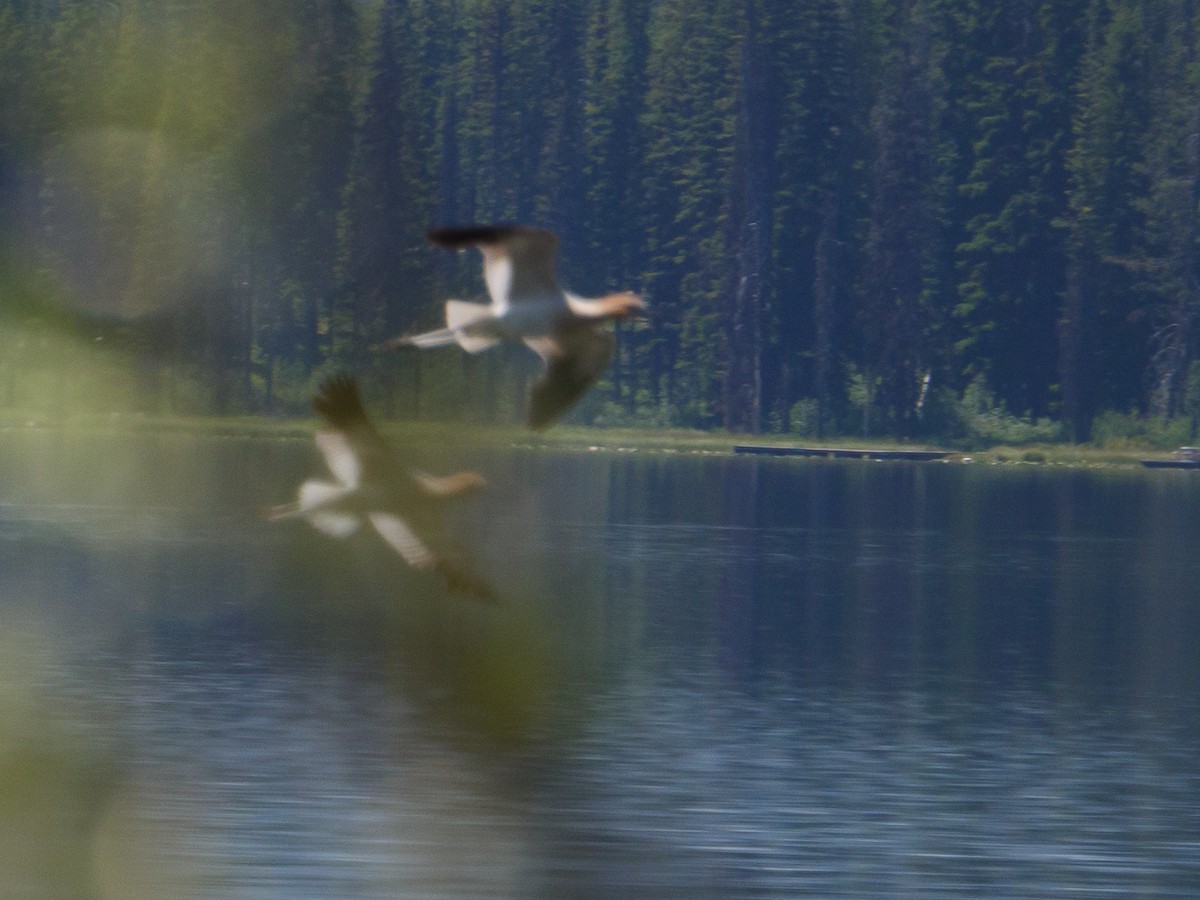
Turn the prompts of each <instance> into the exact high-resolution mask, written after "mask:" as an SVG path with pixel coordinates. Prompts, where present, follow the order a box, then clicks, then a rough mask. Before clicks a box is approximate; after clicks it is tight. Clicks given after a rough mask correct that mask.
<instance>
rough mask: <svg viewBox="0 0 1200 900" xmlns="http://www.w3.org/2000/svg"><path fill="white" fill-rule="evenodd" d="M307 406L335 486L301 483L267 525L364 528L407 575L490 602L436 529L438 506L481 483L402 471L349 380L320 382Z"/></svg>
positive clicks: (334, 530) (459, 475)
mask: <svg viewBox="0 0 1200 900" xmlns="http://www.w3.org/2000/svg"><path fill="white" fill-rule="evenodd" d="M312 405H313V409H315V410H316V411H317V413H318V414H319V415H320V416H321V418H323V419H324V420H325V422H326V423H327V427H325V428H322V429H321V430H320V431H318V432H317V434H316V443H317V449H319V450H320V451H321V455H322V456H324V457H325V463H326V464H327V465H328V466H329V471H330V473H332V475H333V477H334V479H335V480H334V481H321V480H319V479H315V478H314V479H309V480H308V481H305V482H304V483H303V484H301V485H300V491H299V496H298V498H297V500H296V502H295V503H288V504H284V505H282V506H276V507H273V508H271V509H269V510H267V511H266V517H267V518H268V519H270V520H272V521H277V520H279V519H288V518H293V517H296V516H299V517H303V518H304V519H307V520H308V521H309V522H310V523H311V524H312V525H313V526H314V527H315V528H317V529H318V530H320V531H322V532H324V533H325V534H328V535H331V536H333V537H337V538H346V537H349V536H350V535H352V534H354V533H355V532H356V531H357V530H358V529H359V527H360V526H361V525H362V523H363V521H364V520H365V521H367V522H369V523H370V524H371V526H372V527H373V528H374V529H375V531H376V532H378V534H379V536H380V537H381V538H383V540H384V541H386V542H387V544H388V545H389V546H390V547H391V548H392V549H393V550H395V551H396V552H397V553H398V554H399V555H400V556H401V557H402V558H403V559H404V560H405V562H407V563H408V564H409V565H411V566H412V567H413V568H415V569H419V570H421V571H432V572H437V573H439V574H440V575H441V576H442V578H443V579H444V580H445V582H446V586H447V587H448V588H449V589H450V590H452V591H455V592H457V593H461V594H467V595H469V596H473V597H476V598H477V599H481V600H493V599H495V596H494V594H493V593H492V591H491V589H490V587H488V585H486V584H485V583H484V582H482V581H481V580H480V579H479V578H478V577H477V576H476V575H475V574H474V573H473V572H472V571H471V568H470V566H469V565H468V564H467V562H466V561H465V560H464V559H463V558H461V555H460V554H458V553H457V552H455V551H454V550H452V549H451V548H450V547H449V546H448V543H447V540H446V537H445V533H444V530H443V526H442V510H443V506H444V505H445V502H446V501H447V500H448V499H450V498H453V497H460V496H464V495H467V494H471V493H474V492H476V491H478V490H480V489H482V488H483V486H484V480H483V478H482V476H480V475H479V474H478V473H476V472H470V471H463V472H456V473H454V474H452V475H445V476H435V475H430V474H427V473H425V472H421V471H419V470H416V469H411V468H409V467H407V466H405V465H403V464H401V463H400V462H399V461H398V460H397V459H396V458H395V457H394V456H393V455H392V452H391V449H390V448H389V447H388V445H387V442H386V441H385V440H384V439H383V436H382V435H381V434H380V433H379V431H378V430H377V429H376V428H375V426H374V424H372V422H371V420H370V419H369V418H367V414H366V411H365V410H364V409H363V405H362V401H361V400H360V399H359V395H358V386H357V385H356V383H355V381H354V379H353V378H351V377H349V376H346V375H341V376H333V377H331V378H329V379H327V380H326V381H325V382H323V383H322V384H321V387H320V389H319V390H318V392H317V395H316V396H315V397H314V398H313V401H312Z"/></svg>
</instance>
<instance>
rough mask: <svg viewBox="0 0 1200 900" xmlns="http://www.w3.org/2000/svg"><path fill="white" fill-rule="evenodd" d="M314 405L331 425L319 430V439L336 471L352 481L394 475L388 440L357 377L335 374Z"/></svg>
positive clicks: (349, 482)
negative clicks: (371, 414)
mask: <svg viewBox="0 0 1200 900" xmlns="http://www.w3.org/2000/svg"><path fill="white" fill-rule="evenodd" d="M312 406H313V409H314V410H316V412H317V414H318V415H319V416H320V417H321V418H323V419H324V420H325V421H326V422H328V423H329V426H330V427H329V428H328V429H323V430H322V431H319V432H318V433H317V439H316V440H317V447H318V449H320V451H321V453H322V455H323V456H324V457H325V461H326V462H327V463H328V464H329V469H330V471H331V472H333V474H334V475H336V476H337V477H338V478H339V479H340V480H342V481H343V482H345V483H346V484H351V485H353V484H358V483H359V481H360V480H368V481H371V480H373V481H379V480H381V479H383V478H388V477H391V476H392V464H391V461H390V451H389V449H388V446H387V443H386V442H385V441H384V439H383V436H382V435H380V433H379V432H378V431H377V430H376V428H375V425H374V424H373V423H372V422H371V420H370V419H369V418H367V412H366V410H365V409H363V405H362V400H361V399H360V398H359V395H358V384H357V383H356V382H355V380H354V378H353V377H351V376H349V375H333V376H331V377H329V378H327V379H325V381H323V382H322V383H321V386H320V388H318V389H317V394H316V396H315V397H313V400H312Z"/></svg>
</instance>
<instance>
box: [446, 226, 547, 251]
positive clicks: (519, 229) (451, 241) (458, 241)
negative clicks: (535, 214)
mask: <svg viewBox="0 0 1200 900" xmlns="http://www.w3.org/2000/svg"><path fill="white" fill-rule="evenodd" d="M518 234H529V235H535V234H536V235H546V236H549V237H551V238H553V237H554V232H552V231H547V230H545V229H542V228H534V227H532V226H529V225H518V224H516V223H514V222H500V223H497V224H494V225H450V226H445V227H439V228H430V229H429V230H428V231H427V232H425V237H427V238H428V239H429V242H430V243H433V244H437V245H438V246H439V247H447V248H449V249H452V250H457V249H459V248H461V247H474V246H478V245H481V244H483V245H486V244H499V243H502V242H503V241H505V240H507V239H509V238H511V237H513V236H514V235H518Z"/></svg>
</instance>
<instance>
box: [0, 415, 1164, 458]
mask: <svg viewBox="0 0 1200 900" xmlns="http://www.w3.org/2000/svg"><path fill="white" fill-rule="evenodd" d="M315 427H316V420H315V419H312V418H295V419H284V418H272V417H266V416H226V417H218V416H206V417H186V416H162V417H154V416H140V415H118V416H96V417H74V418H70V419H64V420H61V421H44V420H43V421H38V420H34V419H22V418H21V417H19V416H8V417H0V431H9V432H12V431H28V430H51V431H53V430H62V431H79V432H88V431H90V432H108V433H111V432H132V433H145V434H199V435H207V436H211V437H228V438H278V439H296V440H308V439H309V437H310V436H311V434H312V432H313V429H314V428H315ZM382 428H383V430H384V431H385V433H387V434H389V435H391V436H392V437H393V438H394V439H396V440H397V441H407V442H410V443H416V444H438V443H445V442H447V441H453V442H455V443H459V444H475V445H492V446H508V447H517V448H527V449H546V450H578V451H591V452H605V451H607V452H646V453H692V454H710V455H732V454H733V452H734V450H733V448H734V446H735V445H736V444H761V445H765V446H776V447H795V446H812V447H846V448H878V449H902V448H903V449H949V448H947V447H945V446H942V447H939V446H937V445H935V444H929V443H912V444H910V443H902V442H898V441H895V440H889V439H886V438H877V439H875V438H872V439H864V438H862V437H836V438H825V439H816V438H800V437H797V436H794V435H780V434H770V435H746V434H734V433H730V432H722V431H694V430H685V429H651V428H645V429H643V428H592V427H585V426H577V425H560V426H557V427H555V428H551V429H549V430H548V431H545V432H532V431H529V430H528V429H525V428H522V427H520V426H516V425H473V424H463V423H458V422H438V421H420V422H386V423H384V424H383V426H382ZM1169 456H1170V454H1169V453H1168V452H1165V451H1163V450H1160V449H1154V448H1152V447H1150V446H1143V445H1138V444H1136V443H1134V442H1128V441H1125V442H1122V444H1121V446H1119V447H1098V446H1094V445H1091V444H1030V445H1019V446H1003V445H1001V446H991V447H980V448H977V449H967V450H964V449H961V448H955V449H952V450H950V456H949V457H947V459H948V460H949V461H952V462H974V463H980V464H989V465H1046V466H1068V467H1075V468H1097V467H1106V468H1112V467H1134V466H1140V464H1141V460H1142V459H1145V458H1161V459H1166V458H1168V457H1169Z"/></svg>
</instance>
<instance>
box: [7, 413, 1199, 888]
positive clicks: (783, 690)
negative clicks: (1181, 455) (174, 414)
mask: <svg viewBox="0 0 1200 900" xmlns="http://www.w3.org/2000/svg"><path fill="white" fill-rule="evenodd" d="M0 450H2V452H0V629H2V630H0V721H2V722H3V723H4V725H3V730H2V731H0V872H3V873H4V875H5V883H6V884H7V885H8V888H7V889H8V890H9V891H10V892H12V891H15V893H13V894H12V895H13V896H21V897H42V896H44V897H61V896H96V897H123V898H124V897H162V896H172V897H238V898H242V897H246V898H284V897H321V898H325V897H394V896H418V897H488V896H491V897H517V896H535V897H581V898H582V897H670V896H677V897H704V896H711V897H794V896H805V895H807V896H823V897H828V896H910V897H928V896H984V895H986V896H1010V897H1029V896H1043V897H1050V896H1079V895H1084V896H1090V895H1096V894H1101V893H1112V894H1116V895H1120V896H1156V897H1157V896H1172V895H1173V896H1194V895H1195V894H1196V893H1197V891H1198V890H1200V766H1198V765H1197V763H1196V761H1195V760H1196V750H1197V737H1198V736H1200V703H1198V702H1197V696H1198V693H1197V690H1198V688H1200V659H1198V654H1197V653H1196V650H1195V647H1196V642H1197V638H1200V611H1198V606H1197V599H1198V598H1200V591H1198V590H1197V588H1198V586H1200V557H1198V556H1197V554H1196V553H1195V548H1196V546H1197V539H1198V538H1200V482H1197V481H1196V480H1195V478H1194V474H1193V473H1187V472H1121V473H1111V472H1110V473H1092V472H1082V471H1054V470H1048V469H1032V468H1030V469H1003V470H1002V469H992V468H985V467H980V466H963V465H943V464H896V465H892V464H875V463H860V462H845V463H843V462H830V461H814V462H808V463H796V462H791V461H786V460H746V459H736V458H735V459H728V458H710V457H693V456H682V455H680V456H672V455H654V456H642V455H636V454H601V453H593V454H588V453H541V452H537V451H511V452H506V453H502V454H498V455H497V454H494V453H483V452H476V451H471V450H464V451H462V452H461V453H460V454H458V457H457V458H453V459H451V458H448V454H447V452H446V451H445V450H444V448H417V449H416V450H415V451H414V452H416V454H417V456H418V457H421V458H422V461H424V462H426V463H427V464H428V465H430V467H433V468H440V469H445V468H449V467H451V466H455V465H458V464H467V463H470V464H475V465H478V466H480V467H481V468H483V469H484V471H485V473H486V474H487V475H488V476H489V478H490V480H491V482H492V484H493V490H492V491H491V492H490V493H489V494H488V495H486V496H485V497H484V498H482V499H481V501H480V502H479V503H477V504H475V505H474V506H468V507H464V508H463V509H461V510H460V511H459V513H458V514H457V516H456V518H455V525H456V527H457V529H458V530H459V532H460V534H461V538H462V540H463V541H464V542H466V543H469V544H470V545H471V546H472V547H473V548H474V550H475V551H476V553H477V554H478V556H479V558H480V565H481V566H482V567H483V568H485V569H486V570H487V571H488V572H489V573H490V574H491V576H492V577H493V579H494V580H495V582H496V583H497V585H498V586H499V588H500V590H501V593H502V594H503V595H504V602H503V603H502V604H500V605H499V606H497V607H495V608H486V607H482V606H479V605H475V604H472V603H470V602H467V601H460V600H457V599H454V598H447V597H445V596H444V595H443V594H442V593H441V591H440V588H438V586H437V585H436V584H434V583H431V582H429V581H427V580H426V579H424V578H423V576H420V575H418V574H414V573H410V572H407V571H404V570H403V569H401V568H400V567H398V566H397V565H396V564H395V560H393V559H391V558H390V556H389V555H388V554H387V553H386V552H385V551H384V550H383V549H382V548H381V547H379V546H378V545H377V544H376V543H375V542H373V541H371V540H369V539H367V537H366V536H360V537H361V538H362V539H361V540H359V539H357V538H356V539H354V540H351V541H349V542H346V543H333V542H329V541H325V540H321V539H320V537H321V536H320V535H316V534H313V533H312V532H311V531H310V530H309V529H307V528H305V527H303V526H302V525H298V524H297V525H295V527H285V526H282V525H277V526H268V525H266V524H264V523H261V522H259V521H257V519H256V517H255V516H254V511H255V509H256V508H257V507H258V506H261V505H263V504H266V503H271V502H276V501H278V500H281V499H284V498H286V497H287V496H288V495H289V494H290V492H291V491H292V490H293V488H294V484H295V482H296V480H297V478H299V477H301V476H302V475H304V474H306V473H308V472H310V471H313V470H315V468H316V460H315V458H314V454H313V451H312V450H311V448H310V445H309V444H308V443H307V442H302V441H276V442H258V441H249V440H235V439H226V440H221V439H206V440H196V439H193V438H186V437H171V436H164V437H157V438H152V439H139V440H136V441H134V440H130V439H127V438H122V437H113V436H95V435H93V436H88V437H80V436H65V435H63V434H57V433H44V432H28V433H26V432H20V433H9V434H5V435H2V436H0Z"/></svg>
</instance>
